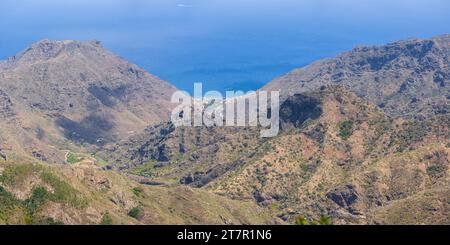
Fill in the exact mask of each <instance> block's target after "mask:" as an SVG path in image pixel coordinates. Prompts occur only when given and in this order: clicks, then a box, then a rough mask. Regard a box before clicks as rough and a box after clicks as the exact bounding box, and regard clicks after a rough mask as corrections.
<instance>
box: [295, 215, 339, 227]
mask: <svg viewBox="0 0 450 245" xmlns="http://www.w3.org/2000/svg"><path fill="white" fill-rule="evenodd" d="M295 224H296V225H331V224H332V222H331V218H330V217H328V216H326V215H322V216H321V217H320V219H319V220H308V219H306V218H305V217H303V216H299V217H297V219H295Z"/></svg>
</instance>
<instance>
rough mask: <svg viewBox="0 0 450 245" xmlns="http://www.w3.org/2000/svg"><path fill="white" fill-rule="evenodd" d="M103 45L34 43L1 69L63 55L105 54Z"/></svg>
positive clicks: (46, 40)
mask: <svg viewBox="0 0 450 245" xmlns="http://www.w3.org/2000/svg"><path fill="white" fill-rule="evenodd" d="M104 52H106V49H104V48H103V47H102V45H101V43H100V42H99V41H97V40H92V41H86V42H82V41H74V40H62V41H59V40H50V39H43V40H41V41H38V42H36V43H33V44H32V45H31V46H30V47H28V48H27V49H25V50H23V51H22V52H20V53H18V54H17V55H15V56H13V57H10V58H9V59H8V60H6V61H3V62H2V63H0V69H10V68H15V67H17V66H20V65H30V64H34V63H36V62H42V61H47V60H50V59H53V58H57V57H59V56H62V55H66V56H74V55H76V54H89V53H90V54H92V53H97V54H99V53H104Z"/></svg>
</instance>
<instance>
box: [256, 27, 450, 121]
mask: <svg viewBox="0 0 450 245" xmlns="http://www.w3.org/2000/svg"><path fill="white" fill-rule="evenodd" d="M449 64H450V35H444V36H439V37H436V38H433V39H429V40H420V39H413V40H407V41H400V42H396V43H392V44H388V45H385V46H378V47H359V48H355V49H354V50H352V51H350V52H346V53H343V54H342V55H339V56H337V57H336V58H332V59H326V60H321V61H318V62H315V63H313V64H311V65H309V66H306V67H304V68H300V69H296V70H294V71H292V72H290V73H289V74H287V75H285V76H282V77H280V78H277V79H275V80H274V81H272V82H271V83H269V84H268V85H267V86H265V87H264V88H263V89H262V90H279V91H280V92H281V93H282V95H283V97H284V98H287V97H289V96H291V95H294V94H297V93H303V92H308V91H312V90H315V89H318V88H320V87H321V86H324V85H329V84H341V85H344V86H346V87H348V88H349V89H350V90H352V91H353V92H355V93H357V94H358V95H359V96H361V97H363V98H364V99H366V100H368V101H370V102H372V103H374V104H376V105H379V106H380V107H381V108H383V110H384V111H386V112H387V113H388V114H389V115H391V116H417V115H419V114H425V115H434V114H448V113H449V111H450V108H449V100H450V67H449Z"/></svg>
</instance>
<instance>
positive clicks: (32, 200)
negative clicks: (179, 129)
mask: <svg viewBox="0 0 450 245" xmlns="http://www.w3.org/2000/svg"><path fill="white" fill-rule="evenodd" d="M274 222H279V221H276V219H274V218H272V215H270V213H269V212H267V211H265V210H264V209H262V208H260V207H258V206H257V205H256V204H254V203H252V202H249V201H234V200H229V199H227V198H224V197H220V196H218V195H215V194H212V193H210V192H208V191H205V190H199V189H191V188H188V187H162V186H161V187H158V186H153V187H152V186H146V185H141V184H138V183H136V182H134V181H132V180H130V179H128V178H126V177H124V176H122V175H120V174H118V173H116V172H114V171H101V170H100V169H99V167H98V166H96V164H95V160H94V161H93V160H92V159H89V158H86V159H85V160H83V161H81V162H79V163H76V164H73V165H70V166H68V165H66V166H57V165H56V166H48V165H42V164H18V163H13V164H12V163H0V224H271V223H274Z"/></svg>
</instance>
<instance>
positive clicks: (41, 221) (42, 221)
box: [31, 217, 64, 225]
mask: <svg viewBox="0 0 450 245" xmlns="http://www.w3.org/2000/svg"><path fill="white" fill-rule="evenodd" d="M31 224H32V225H64V223H63V222H62V221H59V220H54V219H53V218H50V217H46V218H40V219H36V220H33V222H32V223H31Z"/></svg>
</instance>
